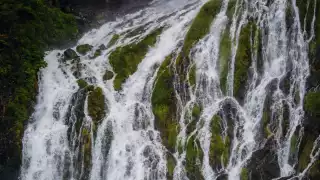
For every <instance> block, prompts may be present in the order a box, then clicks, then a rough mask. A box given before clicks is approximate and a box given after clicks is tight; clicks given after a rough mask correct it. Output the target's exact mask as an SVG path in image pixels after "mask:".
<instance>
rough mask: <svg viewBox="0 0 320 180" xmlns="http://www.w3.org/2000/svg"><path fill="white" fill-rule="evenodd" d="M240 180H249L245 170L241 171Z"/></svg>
mask: <svg viewBox="0 0 320 180" xmlns="http://www.w3.org/2000/svg"><path fill="white" fill-rule="evenodd" d="M240 180H249V172H248V169H247V168H242V169H241V173H240Z"/></svg>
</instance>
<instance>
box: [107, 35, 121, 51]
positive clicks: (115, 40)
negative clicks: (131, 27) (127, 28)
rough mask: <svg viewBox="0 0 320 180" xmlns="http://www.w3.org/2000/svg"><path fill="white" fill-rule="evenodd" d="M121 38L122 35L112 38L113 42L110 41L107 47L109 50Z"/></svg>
mask: <svg viewBox="0 0 320 180" xmlns="http://www.w3.org/2000/svg"><path fill="white" fill-rule="evenodd" d="M119 38H120V35H118V34H115V35H113V36H112V38H111V40H110V41H109V43H108V45H107V48H109V47H111V46H113V45H114V44H115V43H116V42H117V41H118V40H119Z"/></svg>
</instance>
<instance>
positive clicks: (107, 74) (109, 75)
mask: <svg viewBox="0 0 320 180" xmlns="http://www.w3.org/2000/svg"><path fill="white" fill-rule="evenodd" d="M112 78H113V72H112V71H109V70H106V72H105V73H104V75H103V80H105V81H107V80H110V79H112Z"/></svg>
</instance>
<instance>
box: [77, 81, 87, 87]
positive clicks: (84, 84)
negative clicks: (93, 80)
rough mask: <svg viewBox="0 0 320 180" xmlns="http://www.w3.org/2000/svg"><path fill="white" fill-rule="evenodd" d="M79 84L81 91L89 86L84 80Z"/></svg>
mask: <svg viewBox="0 0 320 180" xmlns="http://www.w3.org/2000/svg"><path fill="white" fill-rule="evenodd" d="M77 83H78V86H79V88H81V89H82V88H85V87H87V86H88V83H87V82H86V81H85V80H83V79H79V80H77Z"/></svg>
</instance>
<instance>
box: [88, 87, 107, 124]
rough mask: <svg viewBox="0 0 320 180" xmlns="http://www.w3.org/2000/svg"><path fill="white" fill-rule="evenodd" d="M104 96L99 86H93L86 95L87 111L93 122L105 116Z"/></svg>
mask: <svg viewBox="0 0 320 180" xmlns="http://www.w3.org/2000/svg"><path fill="white" fill-rule="evenodd" d="M104 100H105V98H104V95H103V92H102V89H101V88H100V87H97V88H95V89H94V90H93V91H92V92H90V93H89V96H88V113H89V116H90V117H91V119H92V121H93V122H94V123H97V122H99V121H100V120H102V119H103V118H104V116H105V108H106V107H105V102H104Z"/></svg>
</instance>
